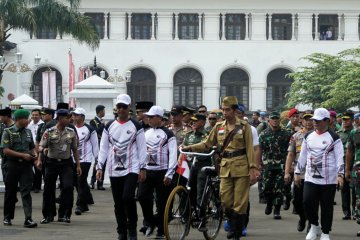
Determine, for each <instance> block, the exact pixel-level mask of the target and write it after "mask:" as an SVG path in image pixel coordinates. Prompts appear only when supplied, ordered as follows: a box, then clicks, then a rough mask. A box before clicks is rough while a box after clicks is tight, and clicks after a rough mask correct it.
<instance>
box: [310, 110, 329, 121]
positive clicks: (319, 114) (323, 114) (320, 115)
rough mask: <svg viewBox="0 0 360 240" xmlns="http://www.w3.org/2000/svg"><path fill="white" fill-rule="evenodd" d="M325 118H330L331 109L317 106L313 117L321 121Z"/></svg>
mask: <svg viewBox="0 0 360 240" xmlns="http://www.w3.org/2000/svg"><path fill="white" fill-rule="evenodd" d="M324 118H330V113H329V111H328V110H326V109H325V108H317V109H315V112H314V116H313V117H312V118H311V119H312V120H318V121H321V120H323V119H324Z"/></svg>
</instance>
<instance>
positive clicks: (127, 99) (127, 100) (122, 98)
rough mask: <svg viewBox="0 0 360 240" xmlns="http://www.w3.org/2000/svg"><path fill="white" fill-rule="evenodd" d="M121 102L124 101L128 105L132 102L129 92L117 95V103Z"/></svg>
mask: <svg viewBox="0 0 360 240" xmlns="http://www.w3.org/2000/svg"><path fill="white" fill-rule="evenodd" d="M119 103H123V104H126V105H130V104H131V98H130V96H129V95H127V94H120V95H118V96H117V97H116V104H119Z"/></svg>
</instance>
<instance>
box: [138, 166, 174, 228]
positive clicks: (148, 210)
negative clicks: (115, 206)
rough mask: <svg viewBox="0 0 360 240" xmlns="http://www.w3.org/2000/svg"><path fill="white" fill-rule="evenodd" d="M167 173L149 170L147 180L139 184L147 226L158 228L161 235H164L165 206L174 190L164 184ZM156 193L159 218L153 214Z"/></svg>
mask: <svg viewBox="0 0 360 240" xmlns="http://www.w3.org/2000/svg"><path fill="white" fill-rule="evenodd" d="M166 171H167V170H158V171H153V170H147V171H146V180H145V182H142V183H140V184H139V189H138V200H139V202H140V205H141V208H142V211H143V215H144V222H145V225H149V226H157V227H158V233H160V234H164V212H165V205H166V202H167V199H168V197H169V194H170V192H171V189H172V188H171V187H170V186H165V185H164V183H163V180H164V177H165V174H166ZM154 191H155V195H156V197H155V202H156V209H157V211H158V213H157V218H156V217H155V216H154V212H153V203H154Z"/></svg>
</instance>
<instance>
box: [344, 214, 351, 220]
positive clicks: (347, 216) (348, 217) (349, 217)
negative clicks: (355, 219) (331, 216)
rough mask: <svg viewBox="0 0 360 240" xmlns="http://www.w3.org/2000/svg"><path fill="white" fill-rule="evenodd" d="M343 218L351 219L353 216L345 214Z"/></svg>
mask: <svg viewBox="0 0 360 240" xmlns="http://www.w3.org/2000/svg"><path fill="white" fill-rule="evenodd" d="M342 219H343V220H351V216H349V215H345V216H343V218H342Z"/></svg>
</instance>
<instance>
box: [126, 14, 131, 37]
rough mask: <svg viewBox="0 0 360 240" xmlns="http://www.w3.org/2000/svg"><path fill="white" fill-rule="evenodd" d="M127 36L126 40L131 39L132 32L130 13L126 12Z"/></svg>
mask: <svg viewBox="0 0 360 240" xmlns="http://www.w3.org/2000/svg"><path fill="white" fill-rule="evenodd" d="M127 28H128V38H127V40H132V34H131V13H128V26H127Z"/></svg>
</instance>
